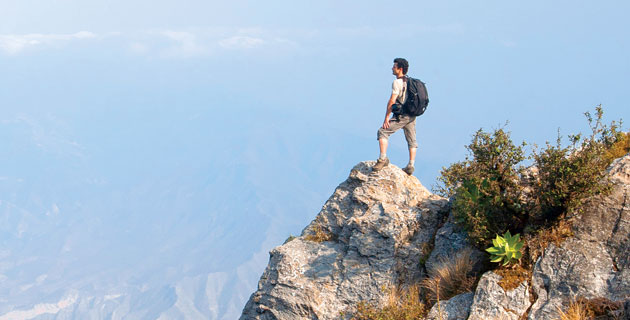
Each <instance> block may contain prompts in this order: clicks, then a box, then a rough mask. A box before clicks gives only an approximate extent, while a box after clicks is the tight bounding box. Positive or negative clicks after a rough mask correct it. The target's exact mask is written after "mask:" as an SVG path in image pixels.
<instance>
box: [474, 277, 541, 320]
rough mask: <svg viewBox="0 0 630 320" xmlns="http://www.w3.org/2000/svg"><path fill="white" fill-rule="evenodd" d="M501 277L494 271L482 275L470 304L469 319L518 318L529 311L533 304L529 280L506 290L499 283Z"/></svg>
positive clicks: (507, 319) (512, 319) (513, 319)
mask: <svg viewBox="0 0 630 320" xmlns="http://www.w3.org/2000/svg"><path fill="white" fill-rule="evenodd" d="M501 279H502V277H501V276H500V275H498V274H496V273H494V272H492V271H489V272H486V273H485V274H484V275H483V276H482V277H481V279H480V280H479V284H478V285H477V290H476V291H475V297H474V300H473V303H472V306H470V317H469V318H468V319H469V320H486V319H505V320H518V319H520V318H521V316H522V315H523V314H525V312H527V309H528V308H529V306H530V305H531V302H529V285H528V284H527V281H523V282H522V283H521V284H520V285H519V286H518V287H516V288H515V289H513V290H508V291H505V290H503V288H501V286H500V285H499V280H501Z"/></svg>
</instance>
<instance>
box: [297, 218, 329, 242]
mask: <svg viewBox="0 0 630 320" xmlns="http://www.w3.org/2000/svg"><path fill="white" fill-rule="evenodd" d="M322 224H323V223H322V222H321V221H318V222H317V223H315V224H314V225H313V227H311V233H309V234H307V235H306V236H304V240H307V241H313V242H324V241H331V240H334V235H333V234H332V232H330V231H328V230H327V229H325V228H324V227H323V226H322Z"/></svg>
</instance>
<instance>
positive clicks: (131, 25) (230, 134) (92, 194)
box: [0, 0, 630, 319]
mask: <svg viewBox="0 0 630 320" xmlns="http://www.w3.org/2000/svg"><path fill="white" fill-rule="evenodd" d="M0 8H1V9H0V137H1V138H2V140H1V141H2V142H1V143H0V221H1V222H2V224H0V225H2V229H0V231H2V232H3V233H2V236H1V237H0V244H1V245H2V246H1V247H0V262H2V264H0V293H6V295H3V294H0V297H1V296H11V297H12V298H11V301H8V300H7V301H4V300H2V299H0V305H4V307H3V308H0V319H2V314H6V312H9V311H11V310H30V309H29V308H30V307H31V306H33V305H35V304H36V303H39V302H51V303H52V302H55V301H62V300H63V298H64V297H65V298H68V297H73V296H68V293H67V292H66V291H65V290H67V289H68V288H72V289H73V290H79V291H78V292H80V293H81V292H83V291H81V290H87V291H89V292H90V294H91V295H92V296H97V295H98V294H102V295H104V296H108V297H109V296H112V295H113V296H116V294H119V293H121V292H127V291H125V290H126V289H124V288H128V287H133V288H134V290H136V291H142V292H144V291H143V290H144V289H142V290H140V289H138V288H145V287H143V286H148V287H152V286H153V287H155V288H157V289H155V290H156V291H155V292H158V293H159V292H163V291H161V289H159V288H162V287H161V286H163V285H168V286H172V287H173V288H178V289H177V290H180V291H177V290H175V289H173V291H172V292H181V290H183V289H182V288H180V287H178V284H179V283H182V281H183V282H184V283H188V282H186V281H191V280H190V279H192V278H194V279H196V278H195V277H199V276H200V275H204V274H212V277H215V278H217V279H223V280H221V281H224V282H221V281H218V282H217V283H225V285H224V286H223V287H220V288H219V287H216V288H214V289H215V291H216V292H221V294H220V295H219V298H216V299H218V300H217V301H220V303H219V305H220V306H221V307H220V308H219V309H217V310H220V311H219V313H218V314H224V315H227V316H226V317H227V318H226V319H230V317H231V318H234V315H235V314H236V313H238V312H239V311H240V310H238V309H239V308H240V307H242V305H241V304H244V300H245V299H246V298H247V297H248V295H249V293H251V292H253V288H254V287H255V283H256V281H257V279H258V277H259V276H260V273H261V272H262V270H263V268H264V266H265V265H266V263H267V260H266V259H267V257H266V253H267V252H268V251H269V250H270V249H271V248H272V247H274V246H276V245H279V244H281V243H282V241H283V240H284V239H285V238H286V237H287V236H288V235H289V234H297V233H299V232H300V231H301V229H302V228H303V227H304V226H305V225H306V224H307V223H308V222H309V221H310V220H311V219H313V217H314V216H315V215H316V213H317V211H318V210H319V209H320V208H321V206H322V205H323V202H324V201H325V200H326V198H327V197H328V196H329V195H330V194H331V193H332V192H333V189H334V187H336V186H337V185H338V184H339V183H340V182H341V181H343V180H344V179H345V178H346V177H347V174H348V172H349V170H350V169H351V167H352V166H353V165H355V164H356V163H358V162H360V161H364V160H373V159H375V158H376V157H377V156H378V145H377V141H376V130H377V128H378V126H380V125H381V123H382V117H383V114H384V109H385V104H386V102H387V99H388V97H389V94H390V90H391V82H392V80H393V76H392V75H391V65H392V60H393V59H394V58H395V57H405V58H407V59H408V60H409V62H410V70H409V74H410V75H411V76H415V77H418V78H420V79H422V80H423V81H425V82H426V83H427V87H428V90H429V95H430V97H431V103H430V105H429V109H428V110H427V113H426V114H425V115H423V116H422V117H420V118H419V119H418V122H417V132H418V141H419V144H420V149H419V151H418V158H417V161H416V164H417V165H416V172H415V175H416V176H417V177H418V178H419V179H420V180H421V182H422V183H423V184H424V185H425V186H427V187H431V186H432V185H433V184H434V181H435V178H436V177H437V176H438V174H439V170H440V168H441V167H443V166H448V165H449V164H450V163H452V162H454V161H459V160H462V159H463V158H464V156H465V154H466V150H465V148H464V146H465V145H466V144H468V143H469V142H470V138H471V135H472V134H473V133H474V132H475V131H476V130H477V129H479V128H484V129H486V130H491V129H492V128H496V127H498V126H500V125H502V124H504V123H505V122H506V121H508V122H509V125H508V127H507V128H508V130H511V131H512V134H513V138H514V140H516V141H521V140H526V141H528V142H530V143H537V144H542V143H544V142H545V141H546V140H550V141H555V138H556V133H557V130H558V128H560V131H561V133H563V134H564V135H566V134H569V133H574V132H578V131H586V130H587V129H588V127H587V122H586V120H585V118H584V116H583V114H582V113H583V112H585V111H593V110H594V107H595V106H596V105H598V104H602V105H603V106H604V110H605V118H606V121H610V120H614V119H619V118H624V119H629V118H630V112H629V111H628V110H630V109H628V102H629V101H630V90H628V89H627V88H626V86H627V85H628V83H630V81H629V80H630V59H629V57H630V36H629V34H628V33H629V32H628V30H630V23H628V22H627V21H628V20H627V17H626V14H627V12H629V11H630V10H629V9H630V4H629V3H628V2H626V1H601V2H597V3H596V2H587V1H583V2H575V1H553V2H549V1H533V2H532V1H530V2H527V3H517V2H505V1H483V2H470V1H449V2H426V1H402V2H397V3H396V7H393V4H391V3H385V2H380V1H302V2H296V1H266V2H261V1H232V2H229V3H228V2H215V1H133V2H129V1H89V2H86V1H69V0H65V1H31V0H24V1H0ZM624 128H626V129H627V126H624ZM388 154H389V156H390V159H391V160H392V163H394V164H396V165H399V166H404V165H405V164H406V160H407V150H406V145H405V141H404V138H403V136H402V133H397V134H395V135H394V136H393V137H392V140H391V143H390V150H389V152H388ZM217 257H218V258H217ZM108 270H109V271H108ZM235 270H237V271H235ZM191 277H192V278H191ZM223 277H224V278H223ZM215 278H213V279H215ZM182 279H184V280H182ZM186 279H188V280H186ZM87 284H89V285H87ZM134 286H136V287H134ZM88 287H89V289H86V288H88ZM134 290H131V289H130V290H128V292H136V291H134ZM164 292H167V293H166V294H165V295H166V296H165V298H164V299H165V301H167V302H169V303H170V302H172V301H175V300H177V299H182V298H181V295H180V296H178V297H174V296H172V295H171V291H169V290H166V291H164ZM129 294H130V295H133V294H136V293H129ZM134 297H135V296H134ZM149 298H151V296H150V297H149ZM120 299H122V298H120ZM213 299H214V298H213ZM216 299H215V300H216ZM149 300H151V299H149ZM210 300H212V299H210ZM177 301H179V300H177ZM174 305H175V306H178V305H179V306H181V305H183V304H174ZM171 307H173V306H171V305H168V303H167V305H165V306H161V307H159V308H158V309H159V310H157V309H156V310H157V311H155V310H154V312H157V314H159V312H162V311H163V309H164V310H166V309H168V308H171ZM173 308H175V307H173ZM199 308H200V309H199V310H201V309H202V308H201V307H199ZM221 308H222V309H221ZM211 309H212V308H210V309H208V310H211ZM169 310H170V309H169ZM208 310H206V311H207V312H210V311H208ZM180 311H181V310H180ZM182 312H183V311H182ZM199 312H201V311H199ZM77 314H80V312H78V313H77ZM206 317H210V318H211V315H210V313H208V314H207V315H206ZM217 319H219V318H217Z"/></svg>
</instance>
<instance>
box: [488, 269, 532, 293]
mask: <svg viewBox="0 0 630 320" xmlns="http://www.w3.org/2000/svg"><path fill="white" fill-rule="evenodd" d="M494 272H495V273H496V274H498V275H500V276H501V277H502V278H501V280H500V281H499V285H500V286H501V288H503V290H505V291H508V290H513V289H516V288H517V287H518V286H519V285H520V284H521V283H523V281H528V280H529V279H531V277H532V273H531V271H530V270H527V269H525V268H523V267H522V266H521V265H518V264H517V265H514V266H513V267H510V268H499V269H497V270H494Z"/></svg>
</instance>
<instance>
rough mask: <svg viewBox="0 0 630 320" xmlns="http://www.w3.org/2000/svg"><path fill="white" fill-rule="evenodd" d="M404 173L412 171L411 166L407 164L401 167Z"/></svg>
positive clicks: (409, 173)
mask: <svg viewBox="0 0 630 320" xmlns="http://www.w3.org/2000/svg"><path fill="white" fill-rule="evenodd" d="M402 170H403V171H404V172H405V173H406V174H408V175H411V174H412V173H413V166H410V165H407V166H406V167H404V168H403V169H402Z"/></svg>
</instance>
